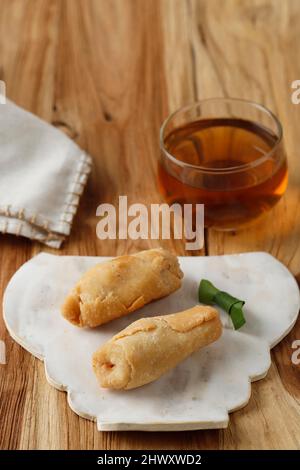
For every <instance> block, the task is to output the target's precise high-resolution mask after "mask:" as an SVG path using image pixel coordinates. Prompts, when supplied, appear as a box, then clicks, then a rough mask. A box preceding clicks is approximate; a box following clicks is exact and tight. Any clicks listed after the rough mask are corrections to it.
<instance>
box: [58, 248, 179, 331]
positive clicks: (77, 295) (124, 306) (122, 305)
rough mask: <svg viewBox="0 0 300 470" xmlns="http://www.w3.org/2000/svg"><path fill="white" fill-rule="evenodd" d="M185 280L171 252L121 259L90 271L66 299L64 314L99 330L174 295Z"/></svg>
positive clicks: (70, 318)
mask: <svg viewBox="0 0 300 470" xmlns="http://www.w3.org/2000/svg"><path fill="white" fill-rule="evenodd" d="M182 277H183V274H182V272H181V270H180V267H179V263H178V260H177V257H176V256H175V255H173V254H172V253H169V252H168V251H167V250H163V249H160V248H159V249H152V250H146V251H141V252H139V253H136V254H134V255H130V256H120V257H118V258H114V259H112V260H110V261H107V262H104V263H100V264H97V265H96V266H94V267H93V268H91V269H90V270H89V271H87V272H86V273H85V274H84V275H83V276H82V278H81V279H80V280H79V282H78V283H77V285H76V286H75V287H74V289H73V290H72V292H71V293H70V294H69V295H68V297H67V298H66V300H65V302H64V304H63V306H62V314H63V316H64V317H65V318H66V319H67V320H69V321H70V322H71V323H73V324H75V325H77V326H89V327H95V326H99V325H102V324H103V323H107V322H109V321H111V320H114V319H115V318H118V317H122V316H124V315H127V314H128V313H131V312H134V311H135V310H137V309H138V308H140V307H143V306H144V305H146V304H148V303H149V302H151V301H152V300H156V299H159V298H161V297H165V296H166V295H169V294H171V292H174V291H175V290H177V289H179V287H180V286H181V279H182Z"/></svg>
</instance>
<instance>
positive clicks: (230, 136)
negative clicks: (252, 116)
mask: <svg viewBox="0 0 300 470" xmlns="http://www.w3.org/2000/svg"><path fill="white" fill-rule="evenodd" d="M163 144H164V153H165V155H162V159H161V161H160V164H159V171H158V177H159V186H160V189H161V191H162V193H163V194H164V196H165V198H166V200H167V202H168V203H169V204H172V203H174V202H180V203H182V204H184V203H194V204H195V203H203V204H204V205H205V225H206V226H207V227H215V228H218V229H223V230H230V229H235V228H237V227H240V226H244V225H246V224H248V223H249V222H251V221H253V220H254V219H257V218H258V217H259V216H261V215H262V214H264V213H265V212H266V211H268V210H269V209H270V208H271V207H273V206H274V204H276V202H277V201H278V200H279V198H280V197H281V196H282V194H283V193H284V191H285V189H286V186H287V163H286V158H285V155H284V150H283V147H282V144H281V143H280V142H279V143H278V136H277V135H276V134H275V133H273V131H272V130H271V129H269V128H267V127H264V126H262V125H260V124H258V123H256V122H253V121H250V120H246V119H239V118H212V119H211V118H210V119H198V120H195V121H192V122H188V123H186V124H184V125H181V126H178V127H175V129H173V130H171V131H170V132H169V133H167V134H166V135H165V136H164V141H163Z"/></svg>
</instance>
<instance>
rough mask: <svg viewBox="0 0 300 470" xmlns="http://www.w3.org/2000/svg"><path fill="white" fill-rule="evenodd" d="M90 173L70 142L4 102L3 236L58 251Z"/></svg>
mask: <svg viewBox="0 0 300 470" xmlns="http://www.w3.org/2000/svg"><path fill="white" fill-rule="evenodd" d="M90 169H91V157H90V156H88V155H87V154H86V153H85V152H83V151H82V150H81V149H80V148H79V147H78V146H77V145H76V144H75V143H74V142H73V141H72V140H71V139H69V138H68V137H67V136H66V135H65V134H63V133H62V132H60V131H59V130H57V129H56V128H55V127H53V126H51V125H49V124H47V123H46V122H44V121H42V120H41V119H39V118H38V117H36V116H34V115H33V114H31V113H29V112H27V111H25V110H23V109H21V108H19V107H18V106H16V105H15V104H13V103H12V102H10V101H8V100H7V101H6V104H0V232H2V233H12V234H15V235H22V236H24V237H28V238H31V239H33V240H38V241H40V242H42V243H45V244H46V245H48V246H51V247H54V248H59V247H60V245H61V243H62V241H63V240H64V238H65V236H66V235H69V234H70V231H71V225H72V221H73V217H74V214H75V213H76V210H77V207H78V203H79V198H80V196H81V194H82V192H83V189H84V186H85V183H86V181H87V177H88V174H89V172H90Z"/></svg>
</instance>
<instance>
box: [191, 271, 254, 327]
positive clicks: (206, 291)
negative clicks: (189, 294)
mask: <svg viewBox="0 0 300 470" xmlns="http://www.w3.org/2000/svg"><path fill="white" fill-rule="evenodd" d="M198 295H199V302H202V303H204V304H209V305H213V304H216V305H218V306H219V307H221V308H222V309H223V310H225V312H227V313H228V314H229V315H230V318H231V321H232V323H233V326H234V328H235V329H236V330H238V329H239V328H241V327H242V326H243V325H244V324H245V323H246V320H245V317H244V314H243V306H244V304H245V302H244V301H243V300H240V299H237V298H236V297H233V296H232V295H230V294H228V293H227V292H223V291H220V290H219V289H217V288H216V287H215V286H214V285H213V284H212V283H211V282H210V281H208V280H207V279H202V280H201V282H200V285H199V291H198Z"/></svg>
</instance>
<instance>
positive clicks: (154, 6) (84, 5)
mask: <svg viewBox="0 0 300 470" xmlns="http://www.w3.org/2000/svg"><path fill="white" fill-rule="evenodd" d="M299 17H300V5H299V2H297V0H295V1H294V0H288V1H285V2H278V1H276V0H273V1H270V0H269V1H267V0H264V1H263V0H256V1H248V0H244V1H242V2H241V1H238V0H226V2H224V1H221V0H209V1H208V0H198V1H197V0H152V1H151V2H150V1H146V0H110V1H104V0H65V1H63V2H62V1H59V0H50V1H47V2H45V1H41V0H26V1H23V0H14V1H13V2H12V1H11V0H1V15H0V74H1V75H0V78H2V79H4V80H5V81H6V84H7V91H8V95H9V97H10V98H11V99H13V100H15V101H16V102H17V103H18V104H19V105H21V106H24V107H25V108H27V109H29V110H31V111H32V112H34V113H37V114H38V115H39V116H41V117H42V118H44V119H46V120H47V121H48V122H52V123H53V124H54V125H56V126H57V127H59V128H61V129H62V130H63V131H65V132H67V133H68V134H69V135H70V136H71V137H72V138H74V139H75V141H77V142H78V144H79V145H81V146H82V147H83V148H84V149H86V150H87V151H88V152H89V153H90V154H91V155H92V156H93V160H94V168H93V172H92V175H91V178H90V180H89V183H88V187H87V190H86V192H85V194H84V197H83V199H82V201H81V204H80V209H79V213H78V215H77V216H76V220H75V223H74V227H73V231H72V235H71V237H70V238H69V240H68V241H67V242H66V243H65V244H64V247H63V249H62V250H61V251H60V253H61V254H80V255H117V254H121V253H124V252H130V251H134V250H138V249H142V248H147V247H149V246H157V245H158V244H160V242H158V241H146V240H144V241H137V242H134V241H130V240H128V241H126V240H122V241H105V242H101V241H99V240H98V239H97V238H96V233H95V230H96V223H97V217H96V215H95V214H96V208H97V205H98V204H100V203H102V202H111V203H116V201H117V200H118V196H119V195H122V194H125V195H128V200H129V203H130V202H144V203H146V204H150V203H153V202H158V201H160V196H159V195H158V193H157V187H156V164H157V158H158V154H159V150H158V148H159V147H158V131H159V127H160V124H161V122H162V120H163V119H164V118H165V117H166V116H167V115H168V113H169V112H171V111H173V110H174V109H176V108H177V107H179V106H181V105H183V104H185V103H188V102H191V101H194V100H195V99H200V98H204V97H205V98H207V97H211V96H222V95H225V96H227V95H228V96H239V97H245V98H249V99H254V100H257V101H259V102H263V103H265V104H266V105H267V106H269V107H270V108H271V109H273V110H274V111H275V112H276V113H277V114H278V115H279V117H280V119H281V120H282V122H283V126H284V131H285V139H286V149H287V153H288V157H289V163H290V168H291V182H290V187H289V190H288V193H287V195H286V196H285V197H284V199H283V200H282V202H280V204H279V205H278V207H276V208H275V210H274V211H273V213H272V214H271V215H270V216H269V217H268V218H267V219H266V220H265V221H264V222H262V223H261V224H260V225H259V226H256V227H253V228H252V229H251V230H248V231H247V232H237V233H235V234H220V233H214V232H209V234H208V237H207V241H206V246H207V248H208V253H209V254H222V253H225V252H226V253H231V252H238V251H250V250H266V251H269V252H271V253H272V254H274V255H275V256H277V257H278V258H279V259H280V260H282V261H283V262H284V263H285V264H286V265H287V266H288V267H289V268H290V269H291V270H292V272H293V273H294V274H295V275H297V276H298V279H299V277H300V275H299V230H300V229H299V224H298V222H297V215H298V213H299V204H298V201H299V191H300V189H299V188H300V185H299V178H300V172H299V165H300V163H299V159H298V155H297V148H296V143H297V131H298V128H299V119H300V113H299V110H298V109H297V106H295V105H292V104H291V101H290V91H291V90H290V83H291V81H292V80H294V79H297V78H299V75H300V59H299V57H298V56H299V54H298V52H299V49H298V47H297V44H296V43H295V38H296V37H297V27H298V26H297V25H298V24H299ZM299 109H300V108H299ZM298 219H299V216H298ZM162 244H163V246H165V247H169V248H171V249H174V250H176V252H177V253H178V254H184V253H185V250H184V244H183V243H182V242H180V241H176V242H169V241H163V242H162ZM41 250H45V248H44V247H42V246H41V245H38V244H34V243H31V242H29V241H27V240H24V239H18V238H16V237H12V236H3V235H2V236H0V261H1V267H2V269H1V273H0V292H1V294H2V293H3V290H4V288H5V286H6V284H7V282H8V280H9V278H10V277H11V275H12V274H13V273H14V272H15V270H16V269H17V268H18V267H19V266H20V265H21V264H22V263H23V262H24V261H26V260H27V259H29V258H30V257H32V256H33V255H34V254H36V253H38V252H39V251H41ZM47 251H49V252H51V250H47ZM52 252H55V250H52ZM197 254H198V253H197ZM297 337H298V338H300V331H299V326H298V327H297V329H294V330H293V332H292V333H291V334H290V335H289V336H288V337H287V338H286V339H285V340H284V341H283V342H282V343H281V344H280V345H279V346H277V347H276V348H275V351H274V354H273V365H272V368H271V370H270V372H269V374H268V377H267V378H266V379H265V380H263V381H260V382H258V383H256V384H253V393H252V397H251V400H250V403H249V405H248V406H247V407H246V408H244V409H243V410H241V411H239V412H236V413H234V414H233V415H232V416H231V422H230V426H229V428H228V429H227V430H224V431H199V432H184V433H137V432H132V433H117V432H109V433H99V432H97V431H96V427H95V424H94V423H92V422H89V421H86V420H84V419H81V418H79V417H77V416H76V415H75V414H74V413H73V412H72V411H71V410H70V408H69V407H68V405H67V402H66V396H65V394H64V393H62V392H58V391H56V390H54V389H53V388H52V387H50V386H49V385H48V383H47V381H46V379H45V376H44V369H43V364H42V363H41V362H40V361H38V360H36V359H34V358H33V357H32V356H30V354H28V353H26V352H25V351H24V350H23V349H22V348H21V347H19V346H18V345H16V344H15V343H14V342H13V341H12V340H11V339H10V338H9V336H8V334H7V333H6V331H5V328H4V325H3V322H2V320H0V339H4V340H5V342H6V347H7V364H6V365H0V394H1V399H0V448H3V449H4V448H5V449H7V448H21V449H33V448H39V449H41V448H49V449H65V448H69V449H78V448H82V449H93V448H95V449H101V448H103V449H126V448H127V449H155V448H160V449H212V448H226V449H232V448H285V447H286V448H299V446H300V425H299V423H300V420H299V414H300V408H299V389H300V387H299V383H300V382H299V379H300V377H299V366H298V367H297V366H295V365H292V363H291V353H292V349H291V342H292V340H293V339H296V338H297Z"/></svg>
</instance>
